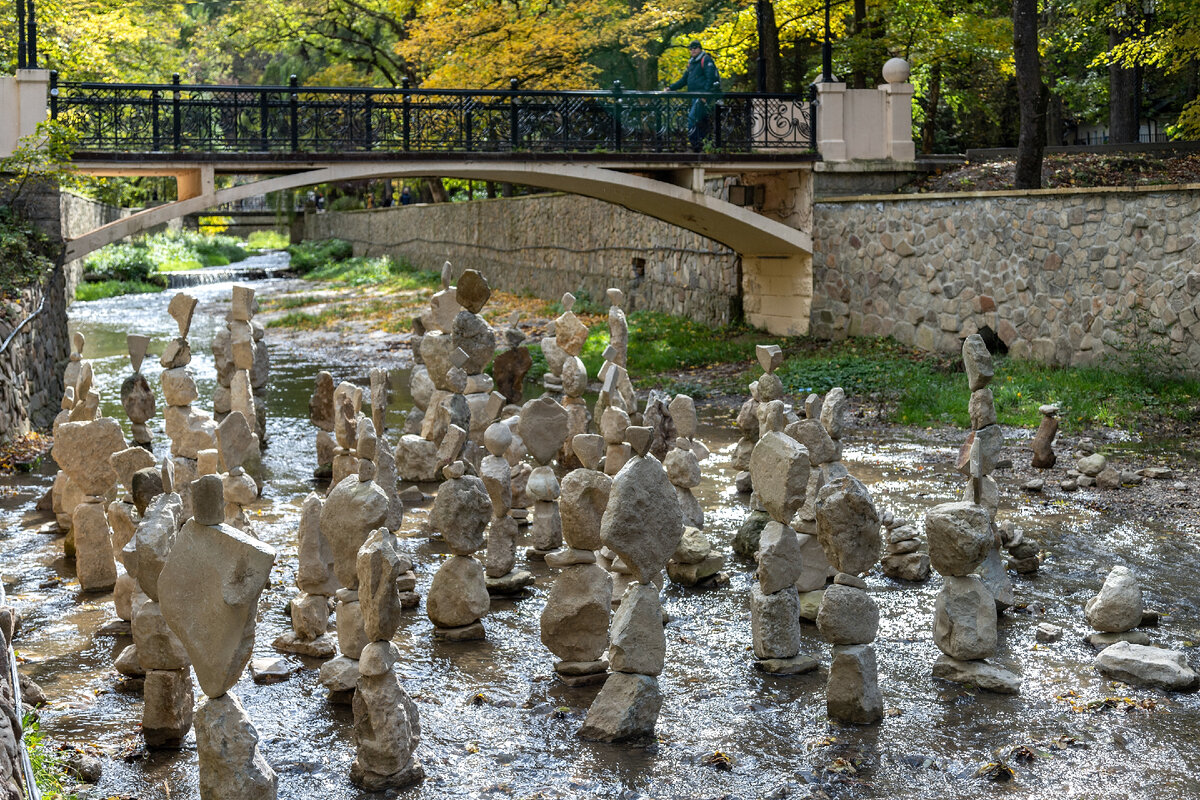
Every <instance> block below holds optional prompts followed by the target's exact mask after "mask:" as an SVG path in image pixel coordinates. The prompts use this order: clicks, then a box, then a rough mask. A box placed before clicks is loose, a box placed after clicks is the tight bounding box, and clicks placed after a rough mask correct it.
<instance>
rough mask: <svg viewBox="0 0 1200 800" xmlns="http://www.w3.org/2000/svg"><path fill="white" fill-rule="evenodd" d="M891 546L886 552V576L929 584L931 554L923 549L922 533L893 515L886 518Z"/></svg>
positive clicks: (885, 549) (884, 518) (888, 541)
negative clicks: (927, 582)
mask: <svg viewBox="0 0 1200 800" xmlns="http://www.w3.org/2000/svg"><path fill="white" fill-rule="evenodd" d="M882 522H883V527H884V529H885V530H886V531H887V533H886V534H885V535H884V538H885V539H886V540H887V544H886V545H885V546H884V550H883V562H882V563H883V574H884V575H887V576H888V577H889V578H895V579H897V580H902V581H912V582H914V583H915V582H920V581H927V580H929V551H928V550H927V549H922V545H923V544H924V542H923V541H922V540H921V531H920V530H919V529H918V528H917V526H916V525H914V524H913V523H911V522H909V521H908V520H904V519H898V518H897V517H896V516H895V515H894V514H892V512H890V511H888V512H885V513H884V515H883V520H882Z"/></svg>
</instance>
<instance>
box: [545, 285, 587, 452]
mask: <svg viewBox="0 0 1200 800" xmlns="http://www.w3.org/2000/svg"><path fill="white" fill-rule="evenodd" d="M562 306H563V313H562V314H560V315H559V316H558V318H557V319H555V320H554V340H555V342H557V344H558V346H559V348H561V349H562V351H563V353H564V354H565V357H564V358H563V364H562V371H561V373H560V374H561V379H562V393H563V400H562V405H563V409H564V410H565V411H566V412H567V434H566V436H565V437H564V438H563V441H562V442H561V443H560V448H559V453H558V463H559V464H560V465H562V467H563V468H565V469H575V468H576V467H578V466H580V464H579V459H578V458H576V457H575V451H574V450H573V449H572V447H571V442H572V440H573V439H574V438H575V437H576V436H578V435H579V434H581V433H587V432H588V426H589V424H590V423H591V414H590V413H588V407H587V403H585V402H584V399H583V395H584V393H585V392H586V391H587V386H588V374H587V367H585V366H584V364H583V359H581V358H580V357H579V355H580V353H582V352H583V345H584V343H586V342H587V337H588V329H587V326H586V325H584V324H583V322H582V321H581V320H580V319H579V317H577V316H575V312H574V311H572V310H571V309H572V308H573V307H574V306H575V295H573V294H571V293H570V292H567V293H566V294H564V295H563V297H562Z"/></svg>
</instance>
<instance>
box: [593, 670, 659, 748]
mask: <svg viewBox="0 0 1200 800" xmlns="http://www.w3.org/2000/svg"><path fill="white" fill-rule="evenodd" d="M662 699H663V698H662V692H661V691H660V690H659V688H658V679H657V678H655V677H653V676H651V675H634V674H630V673H625V672H614V673H612V674H610V675H609V676H608V680H606V681H605V682H604V688H602V689H601V690H600V693H599V694H598V695H596V699H595V700H594V701H593V702H592V706H591V708H590V709H588V715H587V719H586V720H585V721H584V723H583V727H582V728H580V729H579V736H580V737H581V738H584V739H591V740H594V741H601V742H618V741H623V740H626V739H634V738H641V737H648V736H652V735H653V734H654V726H655V725H656V724H657V723H658V712H659V710H660V709H661V708H662Z"/></svg>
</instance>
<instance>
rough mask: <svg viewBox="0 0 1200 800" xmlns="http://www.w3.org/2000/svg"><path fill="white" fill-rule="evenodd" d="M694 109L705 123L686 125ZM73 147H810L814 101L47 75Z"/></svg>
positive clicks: (618, 90)
mask: <svg viewBox="0 0 1200 800" xmlns="http://www.w3.org/2000/svg"><path fill="white" fill-rule="evenodd" d="M697 101H700V102H701V103H703V110H704V114H703V115H702V117H703V122H702V123H701V130H699V131H692V134H693V135H691V136H689V130H688V125H689V123H691V122H692V121H693V118H694V117H695V111H696V108H697V106H696V105H695V104H696V103H697ZM50 111H51V116H52V117H53V118H55V119H64V120H66V121H68V122H69V123H71V124H73V125H74V127H76V129H77V130H78V131H79V133H80V142H79V146H80V148H81V149H83V150H88V151H99V152H104V151H113V152H163V151H183V150H187V151H192V152H195V151H197V150H199V151H207V152H293V153H302V152H345V151H351V152H362V151H403V152H515V151H521V150H537V151H539V152H581V151H588V150H593V151H604V152H609V151H612V152H621V153H628V152H659V153H663V152H666V153H671V152H685V151H687V150H688V149H695V148H696V147H697V146H699V145H698V140H699V139H701V138H703V139H704V147H706V148H708V149H712V150H717V151H722V152H757V151H768V152H769V151H779V150H787V151H804V150H807V151H814V152H815V150H816V124H815V121H816V120H815V118H816V107H815V105H814V104H811V103H809V102H807V101H805V100H804V99H803V98H801V97H799V96H797V95H790V94H782V93H757V92H756V93H743V92H725V93H697V92H670V93H664V92H654V91H631V90H626V89H624V88H623V87H621V85H620V84H619V83H614V85H613V88H612V89H609V90H603V89H573V90H567V91H554V90H547V89H520V88H519V87H518V85H517V84H516V82H515V81H514V82H513V85H512V87H511V88H509V89H431V88H412V87H409V86H405V85H402V86H399V87H383V88H378V87H358V86H353V87H334V86H300V85H299V84H298V83H297V82H296V80H295V78H293V80H292V81H291V82H290V83H289V84H288V85H286V86H280V85H272V86H261V85H254V86H247V85H238V84H225V85H202V84H185V83H182V82H181V81H180V79H179V76H178V75H176V76H175V78H174V80H173V81H172V82H171V83H103V82H94V81H59V79H58V74H57V73H51V76H50Z"/></svg>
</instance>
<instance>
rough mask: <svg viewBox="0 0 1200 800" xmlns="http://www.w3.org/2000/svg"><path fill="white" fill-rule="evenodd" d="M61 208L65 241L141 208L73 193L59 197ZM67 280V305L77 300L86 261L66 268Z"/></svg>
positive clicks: (75, 262) (67, 265)
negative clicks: (120, 206)
mask: <svg viewBox="0 0 1200 800" xmlns="http://www.w3.org/2000/svg"><path fill="white" fill-rule="evenodd" d="M59 208H60V214H61V217H62V238H63V239H75V238H77V237H80V236H83V235H84V234H85V233H90V232H91V231H94V230H95V229H96V228H99V227H100V226H101V225H107V224H108V223H110V222H116V221H117V220H119V219H123V218H125V217H128V216H129V215H130V214H132V213H134V212H135V211H140V210H141V209H127V208H118V207H116V206H110V205H107V204H105V203H98V202H96V201H95V200H89V199H88V198H86V197H80V196H79V195H77V194H71V193H70V192H62V193H61V194H60V195H59ZM65 273H66V280H67V302H68V304H69V303H70V302H71V301H72V300H74V299H75V287H76V286H78V285H79V281H80V280H81V279H82V278H83V259H76V260H75V261H71V262H68V263H67V264H66V265H65Z"/></svg>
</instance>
